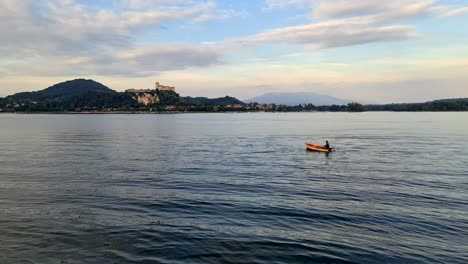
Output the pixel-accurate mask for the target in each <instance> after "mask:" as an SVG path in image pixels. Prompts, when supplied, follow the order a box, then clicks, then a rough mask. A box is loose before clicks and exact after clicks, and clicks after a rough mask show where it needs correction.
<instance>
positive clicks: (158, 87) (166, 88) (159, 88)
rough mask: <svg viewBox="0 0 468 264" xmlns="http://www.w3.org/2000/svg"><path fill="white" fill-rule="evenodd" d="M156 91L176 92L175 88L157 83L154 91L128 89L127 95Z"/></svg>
mask: <svg viewBox="0 0 468 264" xmlns="http://www.w3.org/2000/svg"><path fill="white" fill-rule="evenodd" d="M156 91H172V92H175V87H172V86H166V85H161V84H160V83H159V82H156V83H155V85H154V90H151V89H128V90H126V91H125V92H127V93H154V92H156Z"/></svg>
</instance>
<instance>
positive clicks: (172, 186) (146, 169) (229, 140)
mask: <svg viewBox="0 0 468 264" xmlns="http://www.w3.org/2000/svg"><path fill="white" fill-rule="evenodd" d="M326 139H328V140H329V141H330V143H331V144H332V145H334V146H335V147H336V149H337V151H336V152H334V153H332V154H330V155H325V154H322V153H311V152H306V151H305V147H304V142H306V141H307V142H312V143H318V144H324V141H325V140H326ZM315 262H317V263H468V113H357V114H352V113H288V114H272V113H269V114H268V113H251V114H248V113H246V114H177V115H11V114H3V115H0V263H2V264H5V263H315Z"/></svg>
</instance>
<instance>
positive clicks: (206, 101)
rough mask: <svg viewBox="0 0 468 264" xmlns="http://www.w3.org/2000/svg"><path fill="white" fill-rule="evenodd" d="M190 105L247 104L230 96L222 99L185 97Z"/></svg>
mask: <svg viewBox="0 0 468 264" xmlns="http://www.w3.org/2000/svg"><path fill="white" fill-rule="evenodd" d="M183 99H185V102H186V103H187V104H188V105H220V106H226V105H244V104H245V103H244V102H242V101H240V100H238V99H236V98H234V97H230V96H225V97H220V98H213V99H210V98H206V97H183Z"/></svg>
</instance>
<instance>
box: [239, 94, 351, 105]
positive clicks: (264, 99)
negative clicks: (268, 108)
mask: <svg viewBox="0 0 468 264" xmlns="http://www.w3.org/2000/svg"><path fill="white" fill-rule="evenodd" d="M244 102H246V103H260V104H281V105H300V104H314V105H345V104H348V103H351V102H352V101H351V100H346V99H340V98H336V97H333V96H329V95H323V94H317V93H309V92H299V93H266V94H263V95H260V96H257V97H254V98H251V99H247V100H244Z"/></svg>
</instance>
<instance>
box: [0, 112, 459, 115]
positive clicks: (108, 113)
mask: <svg viewBox="0 0 468 264" xmlns="http://www.w3.org/2000/svg"><path fill="white" fill-rule="evenodd" d="M466 112H468V111H362V112H348V111H304V112H299V111H298V112H295V111H289V112H287V111H286V112H271V111H227V112H202V111H201V112H193V111H192V112H179V111H166V112H145V111H113V112H92V111H83V112H0V115H2V114H11V115H15V114H19V115H178V114H252V113H268V114H278V113H349V114H359V113H361V114H362V113H466Z"/></svg>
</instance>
